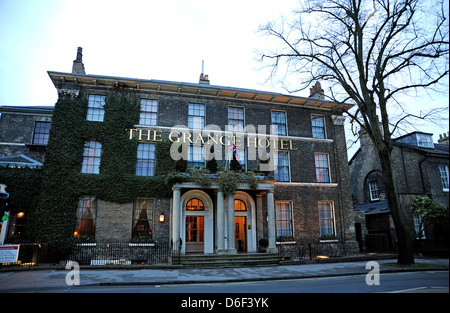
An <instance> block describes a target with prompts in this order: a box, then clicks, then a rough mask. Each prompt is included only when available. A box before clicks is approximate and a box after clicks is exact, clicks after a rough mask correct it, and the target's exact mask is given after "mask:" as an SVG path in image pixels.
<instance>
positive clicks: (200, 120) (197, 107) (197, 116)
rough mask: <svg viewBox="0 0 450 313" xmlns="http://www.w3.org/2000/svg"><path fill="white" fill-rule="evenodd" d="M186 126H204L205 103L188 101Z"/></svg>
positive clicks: (200, 127)
mask: <svg viewBox="0 0 450 313" xmlns="http://www.w3.org/2000/svg"><path fill="white" fill-rule="evenodd" d="M188 114H189V116H188V127H189V128H190V129H203V128H205V105H204V104H200V103H189V112H188Z"/></svg>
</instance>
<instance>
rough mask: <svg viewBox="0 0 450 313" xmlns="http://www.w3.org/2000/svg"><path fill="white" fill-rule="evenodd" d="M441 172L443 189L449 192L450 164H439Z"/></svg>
mask: <svg viewBox="0 0 450 313" xmlns="http://www.w3.org/2000/svg"><path fill="white" fill-rule="evenodd" d="M439 173H440V175H441V183H442V191H447V192H448V190H449V183H448V166H447V165H439Z"/></svg>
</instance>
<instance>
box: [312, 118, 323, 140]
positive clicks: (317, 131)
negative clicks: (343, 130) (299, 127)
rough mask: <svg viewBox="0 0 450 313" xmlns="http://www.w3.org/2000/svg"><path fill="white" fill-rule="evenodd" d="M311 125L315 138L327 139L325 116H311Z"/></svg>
mask: <svg viewBox="0 0 450 313" xmlns="http://www.w3.org/2000/svg"><path fill="white" fill-rule="evenodd" d="M311 124H312V134H313V137H314V138H320V139H325V138H326V135H325V118H324V117H323V116H318V115H311Z"/></svg>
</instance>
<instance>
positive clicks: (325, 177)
mask: <svg viewBox="0 0 450 313" xmlns="http://www.w3.org/2000/svg"><path fill="white" fill-rule="evenodd" d="M314 161H315V165H316V180H317V182H318V183H329V182H330V170H329V167H328V154H324V153H316V154H315V155H314Z"/></svg>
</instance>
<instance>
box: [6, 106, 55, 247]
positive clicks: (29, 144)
mask: <svg viewBox="0 0 450 313" xmlns="http://www.w3.org/2000/svg"><path fill="white" fill-rule="evenodd" d="M52 114H53V107H51V106H44V107H43V106H0V167H9V168H29V169H40V168H41V167H42V166H43V163H44V160H45V148H46V146H47V142H48V138H49V134H50V125H51V119H52ZM3 174H5V173H3ZM1 176H2V175H1V174H0V180H6V178H5V177H1ZM14 176H16V181H19V176H18V175H14ZM1 183H2V182H1V181H0V184H1ZM3 183H4V181H3ZM32 188H38V186H32ZM25 202H28V203H31V202H34V201H33V200H29V201H26V200H25ZM19 203H20V202H19ZM10 204H11V205H10V208H12V209H11V210H9V219H8V220H1V221H0V242H3V241H4V239H5V238H6V237H7V236H9V237H12V236H17V235H20V234H22V233H23V232H24V231H25V224H26V222H27V218H28V214H25V212H24V208H23V207H21V206H15V203H14V202H11V203H10ZM2 211H3V210H2ZM0 215H1V216H3V212H0Z"/></svg>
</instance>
